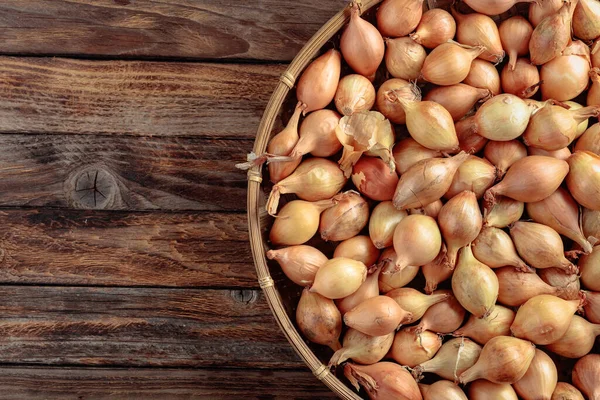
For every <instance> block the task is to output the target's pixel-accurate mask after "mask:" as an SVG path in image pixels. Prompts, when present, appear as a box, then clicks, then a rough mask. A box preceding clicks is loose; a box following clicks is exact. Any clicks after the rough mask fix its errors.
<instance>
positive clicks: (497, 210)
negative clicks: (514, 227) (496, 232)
mask: <svg viewBox="0 0 600 400" xmlns="http://www.w3.org/2000/svg"><path fill="white" fill-rule="evenodd" d="M524 210H525V204H523V202H521V201H517V200H513V199H511V198H510V197H505V196H500V197H499V198H496V204H494V205H493V206H492V207H491V208H489V209H488V208H486V209H485V212H484V215H483V226H491V227H494V228H506V227H507V226H509V225H510V224H512V223H513V222H516V221H518V220H520V219H521V216H522V215H523V211H524Z"/></svg>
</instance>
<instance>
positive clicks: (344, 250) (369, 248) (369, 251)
mask: <svg viewBox="0 0 600 400" xmlns="http://www.w3.org/2000/svg"><path fill="white" fill-rule="evenodd" d="M333 257H334V258H335V257H346V258H351V259H353V260H356V261H360V262H361V263H363V264H365V265H366V266H371V265H374V264H375V263H377V259H378V258H379V249H378V248H376V247H375V246H374V245H373V242H371V238H370V237H368V236H365V235H358V236H354V237H352V238H350V239H346V240H344V241H343V242H341V243H340V244H338V245H337V247H336V248H335V251H334V252H333Z"/></svg>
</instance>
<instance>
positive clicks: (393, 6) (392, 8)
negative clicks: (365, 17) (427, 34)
mask: <svg viewBox="0 0 600 400" xmlns="http://www.w3.org/2000/svg"><path fill="white" fill-rule="evenodd" d="M422 15H423V0H385V1H384V2H383V3H381V6H380V7H379V10H377V27H378V28H379V31H380V32H381V34H382V35H383V36H388V37H401V36H406V35H408V34H409V33H411V32H412V31H414V30H415V28H416V27H417V25H419V21H421V16H422Z"/></svg>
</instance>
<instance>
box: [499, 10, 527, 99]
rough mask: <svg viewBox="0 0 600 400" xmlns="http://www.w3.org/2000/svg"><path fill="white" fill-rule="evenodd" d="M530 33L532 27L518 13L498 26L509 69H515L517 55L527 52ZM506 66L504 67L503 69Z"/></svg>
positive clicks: (521, 55)
mask: <svg viewBox="0 0 600 400" xmlns="http://www.w3.org/2000/svg"><path fill="white" fill-rule="evenodd" d="M534 4H535V3H534ZM532 33H533V27H532V26H531V24H530V23H529V21H527V20H526V19H525V18H523V17H521V16H520V15H517V16H514V17H511V18H508V19H505V20H504V21H502V23H501V24H500V26H499V27H498V34H499V35H500V41H501V42H502V47H503V48H504V51H505V52H506V54H508V64H507V65H508V68H509V69H510V70H514V69H515V65H516V63H517V57H523V56H526V55H527V54H528V53H529V39H530V38H531V34H532ZM506 68H507V67H504V69H506ZM536 71H537V69H536ZM502 80H504V79H502ZM505 91H506V89H505ZM513 94H516V93H513Z"/></svg>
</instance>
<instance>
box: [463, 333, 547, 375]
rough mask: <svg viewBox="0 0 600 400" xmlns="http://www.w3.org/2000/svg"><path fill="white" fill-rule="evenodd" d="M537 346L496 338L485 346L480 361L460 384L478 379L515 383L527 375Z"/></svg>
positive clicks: (512, 339)
mask: <svg viewBox="0 0 600 400" xmlns="http://www.w3.org/2000/svg"><path fill="white" fill-rule="evenodd" d="M534 356H535V346H534V345H533V344H532V343H531V342H528V341H527V340H521V339H517V338H514V337H510V336H496V337H495V338H492V339H490V341H489V342H487V343H486V344H485V346H483V350H482V351H481V355H480V356H479V359H478V360H477V362H476V363H475V365H473V366H472V367H471V368H469V369H468V370H466V371H465V372H463V373H462V374H461V375H460V377H459V381H460V383H463V384H466V383H469V382H473V381H474V380H477V379H487V380H488V381H490V382H494V383H511V384H512V383H515V382H517V381H518V380H519V379H521V378H522V377H523V375H525V373H526V372H527V369H528V368H529V365H530V364H531V361H532V360H533V357H534Z"/></svg>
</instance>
